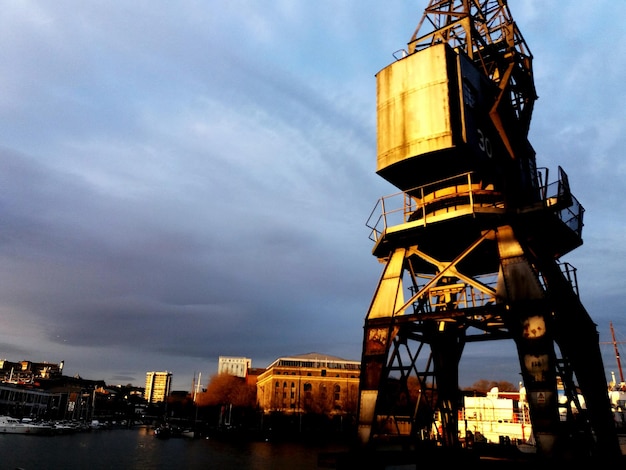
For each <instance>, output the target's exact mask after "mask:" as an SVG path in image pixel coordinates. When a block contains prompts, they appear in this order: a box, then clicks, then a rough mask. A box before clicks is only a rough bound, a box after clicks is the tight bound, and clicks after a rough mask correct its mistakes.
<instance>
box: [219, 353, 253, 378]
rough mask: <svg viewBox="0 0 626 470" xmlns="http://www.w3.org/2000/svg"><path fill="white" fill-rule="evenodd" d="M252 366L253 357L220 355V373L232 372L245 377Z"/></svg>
mask: <svg viewBox="0 0 626 470" xmlns="http://www.w3.org/2000/svg"><path fill="white" fill-rule="evenodd" d="M251 367H252V359H248V358H247V357H230V356H220V357H219V360H218V363H217V373H218V374H230V375H234V376H235V377H241V378H245V377H246V376H247V375H248V369H250V368H251Z"/></svg>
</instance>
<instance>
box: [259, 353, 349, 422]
mask: <svg viewBox="0 0 626 470" xmlns="http://www.w3.org/2000/svg"><path fill="white" fill-rule="evenodd" d="M359 373H360V362H358V361H349V360H346V359H341V358H338V357H333V356H328V355H325V354H319V353H308V354H302V355H296V356H289V357H281V358H278V359H276V360H275V361H274V362H273V363H272V364H270V365H269V366H268V367H267V369H266V370H265V372H263V373H262V374H260V375H259V376H258V379H257V401H258V404H259V406H260V407H261V408H262V409H263V411H264V412H266V413H269V412H273V411H280V412H284V413H296V412H297V413H309V412H310V413H325V414H346V413H355V412H356V408H357V400H358V392H359Z"/></svg>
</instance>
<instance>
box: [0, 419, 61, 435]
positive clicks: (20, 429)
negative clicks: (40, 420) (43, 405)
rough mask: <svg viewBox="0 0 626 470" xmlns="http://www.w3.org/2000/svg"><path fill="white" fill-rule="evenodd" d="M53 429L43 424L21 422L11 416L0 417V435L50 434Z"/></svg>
mask: <svg viewBox="0 0 626 470" xmlns="http://www.w3.org/2000/svg"><path fill="white" fill-rule="evenodd" d="M53 431H54V429H53V428H52V427H51V426H48V425H45V424H37V423H33V422H22V421H20V420H19V419H17V418H13V417H11V416H0V434H52V433H53Z"/></svg>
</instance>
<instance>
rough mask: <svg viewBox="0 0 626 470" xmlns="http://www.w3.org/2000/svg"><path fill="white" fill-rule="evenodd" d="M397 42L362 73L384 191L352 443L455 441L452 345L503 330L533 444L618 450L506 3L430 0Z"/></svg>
mask: <svg viewBox="0 0 626 470" xmlns="http://www.w3.org/2000/svg"><path fill="white" fill-rule="evenodd" d="M407 46H408V47H407V49H406V50H403V51H400V52H399V53H397V54H396V60H395V61H394V62H393V63H391V64H390V65H389V66H387V67H385V68H384V69H382V70H381V71H379V72H378V73H377V75H376V84H377V168H376V172H377V174H378V175H380V176H381V177H382V178H384V179H385V180H386V181H388V182H389V183H391V184H392V185H394V186H395V187H396V188H398V190H399V192H397V193H395V194H393V195H390V196H385V197H383V198H381V199H380V200H379V201H378V204H377V205H376V207H375V209H374V210H373V211H372V214H371V216H370V219H369V220H368V223H367V226H368V227H369V229H370V234H371V236H370V238H371V239H372V241H373V249H372V253H373V255H374V256H375V257H376V258H377V259H378V260H379V261H380V262H381V263H382V265H383V270H382V274H381V277H380V281H379V283H378V286H377V288H376V290H375V293H374V296H373V298H372V301H371V304H370V307H369V310H368V312H367V316H366V318H365V324H364V337H363V350H362V358H361V366H362V369H361V379H360V396H359V414H358V438H359V442H360V444H361V445H363V446H365V447H368V448H374V447H375V446H377V445H378V444H384V445H389V444H390V443H398V444H400V445H402V447H403V448H409V449H414V450H419V449H423V448H426V447H425V446H432V445H436V446H441V447H445V448H458V447H460V446H461V439H460V437H462V432H464V430H463V428H462V426H461V424H462V423H460V422H459V410H460V406H461V403H462V401H461V400H462V399H461V395H460V391H459V363H460V360H461V357H462V354H463V350H464V347H465V345H466V344H468V343H470V342H488V341H495V340H512V341H513V342H514V343H515V346H516V349H517V352H518V356H519V366H520V371H521V377H522V380H523V384H524V386H525V388H526V394H527V398H528V401H529V410H530V415H531V421H532V427H533V433H534V437H535V440H536V443H537V454H538V455H539V456H540V457H545V458H550V459H559V458H578V457H582V456H584V457H594V456H602V458H611V457H615V458H617V456H618V455H620V449H619V444H618V440H617V435H616V431H615V426H614V423H613V416H612V413H611V406H610V401H609V397H608V394H607V383H606V379H605V376H604V367H603V360H602V356H601V352H600V347H599V335H598V332H597V330H596V325H595V324H594V322H593V321H592V319H591V317H590V316H589V314H588V312H587V311H586V310H585V308H584V306H583V305H582V303H581V301H580V298H579V294H578V285H577V279H576V270H575V268H574V267H573V266H571V265H570V264H568V263H565V262H562V261H561V258H562V257H563V256H564V255H566V254H567V253H569V252H571V251H572V250H574V249H576V248H578V247H579V246H581V245H582V228H583V214H584V208H583V207H582V205H581V204H580V203H579V202H578V200H577V199H576V198H575V197H574V195H573V194H572V192H571V190H570V185H569V181H568V178H567V174H566V173H565V171H564V170H563V169H562V168H560V167H559V168H558V170H557V172H556V178H555V180H554V181H550V180H549V171H548V170H547V169H544V168H539V167H537V162H536V156H535V151H534V150H533V147H532V146H531V144H530V142H529V140H528V132H529V128H530V123H531V115H532V112H533V107H534V103H535V101H536V99H537V94H536V91H535V85H534V78H533V69H532V59H533V58H532V54H531V52H530V50H529V48H528V46H527V44H526V42H525V40H524V38H523V36H522V34H521V32H520V31H519V29H518V27H517V25H516V23H515V22H514V21H513V18H512V16H511V12H510V10H509V7H508V5H507V2H506V1H505V0H431V1H430V2H429V3H428V6H427V7H426V9H425V11H424V13H423V16H422V18H421V20H420V22H419V24H418V26H417V29H416V31H415V33H414V34H413V36H412V37H411V39H410V40H409V42H408V44H407ZM557 384H559V387H560V384H562V387H563V396H564V397H565V399H564V400H563V399H562V400H559V391H558V389H557ZM580 395H582V396H583V397H584V401H585V405H586V408H585V407H583V406H581V404H580V403H579V400H578V397H579V396H580ZM563 408H565V409H563Z"/></svg>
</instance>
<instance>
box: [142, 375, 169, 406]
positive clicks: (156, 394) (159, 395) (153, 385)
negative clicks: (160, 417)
mask: <svg viewBox="0 0 626 470" xmlns="http://www.w3.org/2000/svg"><path fill="white" fill-rule="evenodd" d="M171 385H172V373H171V372H168V371H165V372H146V388H145V391H144V398H145V399H146V401H147V402H148V403H159V402H165V400H166V398H167V397H168V396H169V394H170V387H171Z"/></svg>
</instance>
